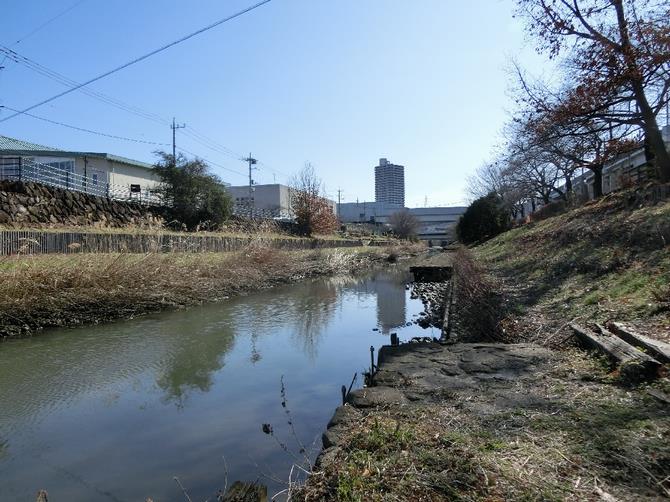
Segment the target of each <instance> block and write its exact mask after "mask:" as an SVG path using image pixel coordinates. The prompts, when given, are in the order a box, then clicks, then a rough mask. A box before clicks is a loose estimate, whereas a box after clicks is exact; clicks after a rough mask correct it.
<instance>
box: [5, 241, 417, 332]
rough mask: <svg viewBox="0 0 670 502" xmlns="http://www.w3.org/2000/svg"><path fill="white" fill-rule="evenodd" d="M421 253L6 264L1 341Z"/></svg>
mask: <svg viewBox="0 0 670 502" xmlns="http://www.w3.org/2000/svg"><path fill="white" fill-rule="evenodd" d="M419 249H420V248H418V247H416V246H396V247H393V248H376V247H375V248H347V249H327V250H326V249H323V250H311V251H285V250H277V249H272V248H268V247H265V246H263V245H262V244H261V243H252V244H250V245H249V246H247V247H246V248H245V249H243V250H242V251H237V252H231V253H197V254H194V253H172V254H160V253H149V254H142V255H138V254H125V253H117V254H79V255H46V256H13V257H4V258H2V259H0V338H14V337H20V336H29V335H32V334H34V333H36V332H37V331H39V330H41V329H44V328H48V327H55V326H71V325H78V324H84V323H100V322H105V321H109V320H113V319H119V318H131V317H134V316H137V315H141V314H145V313H149V312H156V311H160V310H163V309H168V308H180V307H186V306H189V305H195V304H199V303H204V302H213V301H218V300H222V299H225V298H227V297H230V296H234V295H239V294H244V293H247V292H250V291H254V290H258V289H263V288H269V287H273V286H276V285H279V284H286V283H291V282H296V281H299V280H302V279H305V278H308V277H315V276H319V275H333V274H338V273H349V272H353V271H357V270H360V269H361V268H364V267H366V266H370V265H372V264H374V263H377V262H381V261H383V260H386V259H387V258H388V257H389V256H390V255H397V254H401V255H408V254H412V253H417V252H419Z"/></svg>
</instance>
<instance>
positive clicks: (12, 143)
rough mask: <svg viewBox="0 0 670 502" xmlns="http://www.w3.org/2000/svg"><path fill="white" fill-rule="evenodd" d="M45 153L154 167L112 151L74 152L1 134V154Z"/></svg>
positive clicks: (47, 154)
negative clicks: (114, 153)
mask: <svg viewBox="0 0 670 502" xmlns="http://www.w3.org/2000/svg"><path fill="white" fill-rule="evenodd" d="M2 154H5V155H7V154H9V155H43V156H50V157H96V158H100V159H107V160H111V161H112V162H118V163H120V164H127V165H129V166H135V167H142V168H144V169H153V167H154V166H153V165H151V164H148V163H147V162H141V161H139V160H133V159H129V158H127V157H121V156H119V155H113V154H111V153H100V152H72V151H66V150H58V149H57V148H51V147H48V146H44V145H38V144H36V143H30V142H28V141H21V140H20V139H14V138H10V137H8V136H2V135H0V155H2Z"/></svg>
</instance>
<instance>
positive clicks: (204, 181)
mask: <svg viewBox="0 0 670 502" xmlns="http://www.w3.org/2000/svg"><path fill="white" fill-rule="evenodd" d="M157 153H158V155H159V156H160V157H161V160H160V161H159V162H158V163H157V164H156V167H155V169H156V171H157V172H158V174H159V176H160V177H161V181H162V183H161V186H160V188H159V189H158V192H159V193H160V194H161V196H162V198H163V200H164V201H165V203H166V208H165V215H166V217H167V218H168V219H170V220H176V221H178V222H179V223H183V224H184V225H186V227H187V228H188V229H189V230H197V229H199V228H200V227H201V226H203V225H206V226H209V227H212V226H218V225H220V224H221V223H223V222H224V221H225V220H226V219H228V218H229V217H230V215H231V213H232V199H231V198H230V196H229V195H228V193H227V192H226V189H225V187H224V186H223V183H222V182H221V180H220V179H219V177H218V176H216V175H214V174H212V173H210V172H209V167H208V166H207V164H206V163H205V162H204V161H203V160H201V159H197V158H196V159H194V160H190V161H189V160H187V159H186V158H185V157H184V156H182V155H179V156H178V157H177V159H173V158H172V155H169V154H167V153H165V152H157Z"/></svg>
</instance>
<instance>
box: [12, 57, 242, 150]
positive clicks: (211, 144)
mask: <svg viewBox="0 0 670 502" xmlns="http://www.w3.org/2000/svg"><path fill="white" fill-rule="evenodd" d="M0 52H4V53H5V54H6V55H7V56H8V57H10V58H11V60H12V61H14V62H15V63H17V64H21V65H23V66H25V67H26V68H28V69H30V70H32V71H34V72H36V73H38V74H40V75H42V76H45V77H47V78H49V79H51V80H53V81H55V82H58V83H60V84H62V85H65V86H68V87H78V89H77V90H78V91H79V92H82V93H84V94H86V95H87V96H89V97H92V98H94V99H97V100H98V101H101V102H103V103H105V104H108V105H110V106H113V107H115V108H118V109H120V110H122V111H125V112H127V113H131V114H133V115H136V116H138V117H141V118H144V119H146V120H150V121H152V122H155V123H158V124H161V125H171V122H170V121H168V120H167V119H165V118H163V117H161V116H160V115H158V114H156V113H153V112H150V111H147V110H145V109H143V108H140V107H138V106H135V105H131V104H129V103H126V102H124V101H121V100H119V99H116V98H114V97H112V96H109V95H108V94H104V93H102V92H98V91H95V90H93V89H90V88H85V87H81V86H80V84H79V82H77V81H75V80H72V79H71V78H69V77H67V76H65V75H63V74H61V73H58V72H57V71H55V70H52V69H50V68H47V67H45V66H44V65H42V64H40V63H38V62H37V61H34V60H31V59H30V58H28V57H26V56H23V55H22V54H19V53H18V52H16V51H13V50H12V49H9V48H8V47H4V46H1V45H0ZM7 109H10V108H9V107H7ZM13 111H15V112H21V110H13ZM23 113H24V114H25V115H30V114H29V113H27V112H23ZM52 122H55V121H52ZM64 125H65V124H64ZM65 126H66V127H67V125H65ZM79 129H80V130H82V129H83V128H79ZM181 134H184V135H185V136H187V137H188V138H190V139H191V140H193V141H194V142H196V143H198V144H200V145H201V146H205V147H206V148H208V149H210V150H213V151H215V152H217V153H220V154H223V155H226V156H228V157H231V158H233V159H235V160H240V159H242V157H243V156H242V155H241V154H239V153H237V152H235V151H234V150H231V149H230V148H228V147H226V146H224V145H223V144H221V143H219V142H217V141H216V140H213V139H212V138H210V137H208V136H206V135H205V134H203V133H201V132H199V131H198V130H196V129H194V128H193V127H189V129H187V130H184V131H183V132H182V133H181ZM157 144H159V145H165V146H169V145H167V144H165V143H157Z"/></svg>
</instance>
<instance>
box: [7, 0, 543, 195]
mask: <svg viewBox="0 0 670 502" xmlns="http://www.w3.org/2000/svg"><path fill="white" fill-rule="evenodd" d="M76 3H77V2H76V0H48V1H47V0H3V14H2V23H1V25H2V30H0V33H1V39H0V44H2V45H5V46H10V47H11V48H12V49H14V50H16V51H17V52H19V53H20V54H22V55H24V56H27V57H28V58H30V59H32V60H34V61H37V62H38V63H40V64H42V65H43V66H45V67H47V68H49V69H51V70H55V71H57V72H59V73H61V74H63V75H65V76H67V77H69V78H71V79H74V80H77V81H84V80H87V79H88V78H91V77H94V76H96V75H98V74H100V73H102V72H104V71H107V70H109V69H111V68H113V67H115V66H118V65H119V64H122V63H125V62H126V61H128V60H130V59H132V58H134V57H136V56H139V55H142V54H144V53H146V52H148V51H150V50H152V49H154V48H156V47H158V46H160V45H162V44H164V43H167V42H169V41H171V40H173V39H176V38H178V37H180V36H182V35H184V34H186V33H189V32H191V31H194V30H196V29H198V28H200V27H202V26H205V25H207V24H209V23H211V22H213V21H215V20H217V19H220V18H223V17H225V16H226V15H229V14H232V13H234V12H236V11H238V10H241V9H242V8H244V7H247V6H249V5H251V4H253V3H255V0H246V1H242V0H218V1H217V0H191V1H189V2H184V1H183V0H179V1H177V0H161V1H157V0H156V1H148V0H144V1H140V0H107V1H103V0H83V1H81V2H80V3H78V5H77V6H76V7H75V8H73V9H72V10H70V11H69V12H67V13H66V14H64V15H62V16H61V17H59V18H58V19H57V20H55V21H53V22H51V23H50V24H48V25H46V26H44V27H43V28H42V29H40V30H39V31H37V32H35V33H34V34H32V35H31V36H28V37H27V38H25V39H23V40H22V41H21V42H20V43H18V44H14V43H15V42H16V41H17V40H19V39H22V38H23V37H24V36H25V35H27V34H29V33H30V32H31V31H32V30H34V29H35V28H37V27H39V26H40V25H41V24H42V23H44V22H45V21H47V20H49V19H51V18H52V17H53V16H56V15H57V14H59V13H61V12H63V11H64V10H66V9H68V7H70V6H72V5H74V4H76ZM512 11H513V0H473V1H470V2H462V1H457V0H414V1H409V0H330V1H326V0H273V1H272V2H270V3H269V4H267V5H265V6H263V7H260V8H259V9H256V10H254V11H253V12H251V13H249V14H246V15H244V16H243V17H241V18H238V19H236V20H233V21H231V22H229V23H226V24H224V25H221V26H219V27H217V28H214V29H213V30H211V31H208V32H206V33H204V34H202V35H199V36H197V37H196V38H193V39H191V40H188V41H186V42H184V43H183V44H180V45H178V46H176V47H174V48H171V49H169V50H168V51H166V52H163V53H161V54H158V55H156V56H154V57H152V58H150V59H148V60H146V61H143V62H141V63H139V64H137V65H135V66H132V67H130V68H127V69H125V70H123V71H121V72H119V73H116V74H114V75H112V76H110V77H108V78H106V79H104V80H102V81H100V82H97V83H95V84H93V85H92V86H91V88H92V89H94V90H96V91H100V92H102V93H105V94H108V95H110V96H112V97H114V98H116V99H119V100H122V101H123V102H126V103H128V104H131V105H134V106H137V107H139V108H141V109H142V110H146V111H148V112H151V113H152V114H156V115H159V116H160V117H163V118H164V119H165V120H171V118H172V116H175V117H177V121H178V122H180V123H182V122H185V123H186V125H187V129H186V130H180V131H179V132H178V134H177V144H178V147H179V146H181V147H182V148H185V149H186V150H188V151H189V152H193V153H197V154H198V155H200V156H202V157H204V158H206V159H208V160H210V161H213V162H215V163H216V164H217V165H215V166H213V170H214V172H216V173H217V174H219V175H220V176H221V177H222V178H223V179H224V180H225V181H227V182H230V183H232V184H244V183H246V180H245V177H244V176H243V175H244V173H245V164H244V163H243V162H241V161H239V160H238V157H239V156H243V155H247V154H248V153H249V152H252V153H253V155H254V157H256V158H258V159H259V160H260V161H261V162H262V164H260V166H259V167H260V169H259V171H258V172H256V173H255V178H256V179H257V181H258V182H260V183H269V182H270V183H271V182H273V181H275V180H276V181H277V182H285V181H286V178H287V175H291V174H292V173H295V172H296V171H298V170H299V169H300V168H301V167H302V165H303V164H304V163H305V162H306V161H309V162H311V163H312V164H313V165H314V167H315V169H316V170H317V172H318V174H319V175H320V177H321V178H322V179H323V180H324V183H325V185H326V189H327V192H328V193H329V195H331V196H333V197H335V196H336V193H337V190H338V188H340V189H342V192H343V199H344V201H348V202H351V201H356V200H357V199H359V200H361V201H362V200H373V199H374V178H373V167H374V166H375V165H376V164H377V161H378V159H379V158H380V157H387V158H388V159H389V160H391V161H392V162H394V163H398V164H403V165H404V166H405V179H406V194H407V195H406V202H407V205H408V206H423V205H424V202H425V199H426V197H427V199H428V204H429V205H448V204H455V203H462V202H464V201H465V198H466V193H465V181H466V178H467V176H468V175H469V174H471V173H472V171H473V170H474V169H475V168H476V167H477V166H478V165H479V164H480V163H481V162H482V161H483V160H485V159H486V158H487V157H488V155H489V152H490V150H491V148H492V147H493V145H494V144H495V142H496V139H497V135H498V132H499V130H500V128H501V127H502V125H503V122H504V121H505V119H506V114H507V111H509V110H510V109H511V108H512V100H511V99H510V97H509V95H508V87H507V72H506V69H505V68H506V64H507V62H508V60H509V58H510V57H512V56H513V57H517V58H518V59H519V60H520V61H521V62H522V63H525V64H526V65H527V66H528V67H530V68H531V70H532V69H534V68H537V67H539V66H540V65H541V64H542V59H541V58H540V57H539V56H537V55H535V54H534V51H533V49H532V46H531V45H530V44H529V43H528V42H526V39H525V35H524V32H523V28H522V26H521V24H520V22H519V21H518V20H515V19H514V18H513V17H512ZM3 64H4V66H5V67H6V68H5V69H3V70H1V71H0V104H3V105H6V106H9V107H12V108H17V109H22V108H24V107H27V106H29V105H32V104H34V103H36V102H38V101H40V100H42V99H44V98H47V97H50V96H51V95H54V94H57V93H58V92H60V91H62V90H64V89H65V87H64V86H62V85H61V84H59V83H57V82H54V81H52V80H50V79H47V78H45V77H43V76H41V75H39V74H37V73H34V72H33V71H31V70H29V69H27V68H26V67H24V66H22V65H18V64H16V63H14V62H12V61H10V60H6V61H5V62H4V63H3ZM32 113H34V114H36V115H40V116H43V117H46V118H49V119H51V120H57V121H60V122H64V123H68V124H72V125H75V126H78V127H83V128H88V129H93V130H97V131H101V132H104V133H107V134H113V135H118V136H125V137H130V138H134V139H142V140H146V141H155V142H160V143H170V141H171V131H170V129H169V127H168V126H167V124H164V123H159V122H156V121H151V120H146V119H144V118H142V117H139V116H136V115H133V114H130V113H127V112H125V111H123V110H120V109H118V108H116V107H112V106H109V105H107V104H105V103H102V102H100V101H98V100H95V99H92V98H90V97H89V96H86V95H84V94H81V93H79V92H74V93H71V94H69V95H67V96H64V97H62V98H60V99H58V100H56V101H54V102H52V103H49V104H47V105H45V106H43V107H41V108H37V109H35V110H33V112H32ZM8 114H9V112H7V111H5V110H3V111H2V112H0V117H4V116H7V115H8ZM189 132H190V134H191V135H192V134H193V133H196V134H200V135H203V134H204V135H205V136H207V137H208V138H211V139H213V140H215V141H216V143H217V145H223V146H225V147H226V149H229V150H231V151H232V152H234V153H232V154H231V153H229V152H227V151H226V150H222V149H221V148H220V147H219V146H217V149H216V150H212V149H210V148H208V147H207V146H205V145H203V144H202V143H198V142H196V141H195V140H194V139H193V138H192V136H187V135H186V134H188V133H189ZM0 134H3V135H6V136H12V137H17V138H21V139H25V140H29V141H33V142H36V143H41V144H46V145H49V146H54V147H57V148H62V149H72V150H85V151H103V152H110V153H115V154H117V155H124V156H127V157H132V158H136V159H138V160H144V161H148V162H152V161H153V160H154V159H155V157H154V156H153V154H152V152H153V151H154V150H155V149H156V148H165V149H169V148H170V147H167V146H166V147H158V146H155V145H147V144H141V143H134V142H127V141H120V140H115V139H110V138H105V137H101V136H96V135H92V134H88V133H84V132H78V131H74V130H71V129H67V128H64V127H61V126H55V125H52V124H49V123H45V122H41V121H38V120H35V119H33V118H29V117H16V118H14V119H11V120H9V121H6V122H3V123H0Z"/></svg>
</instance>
